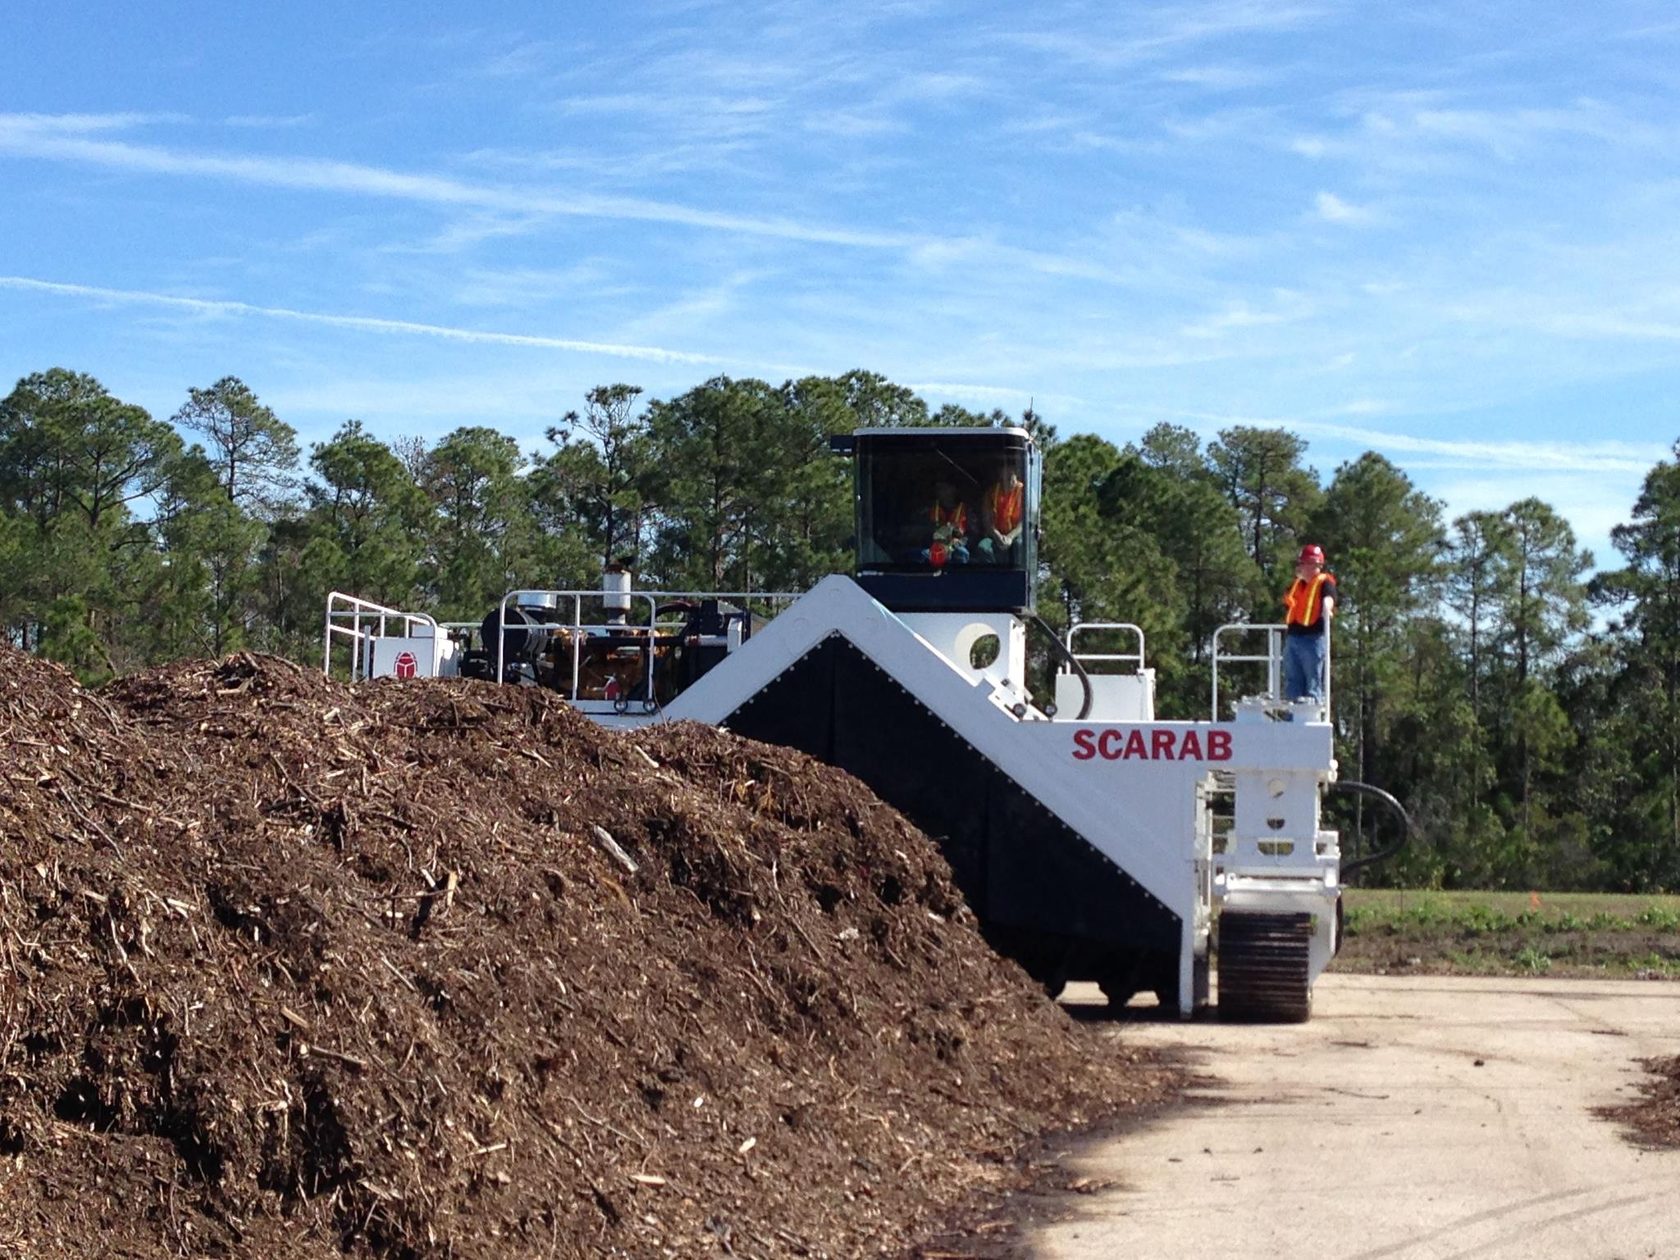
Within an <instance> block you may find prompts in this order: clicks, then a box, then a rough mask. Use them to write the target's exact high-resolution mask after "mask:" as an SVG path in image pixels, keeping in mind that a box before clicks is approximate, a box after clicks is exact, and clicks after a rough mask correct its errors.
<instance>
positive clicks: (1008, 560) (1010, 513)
mask: <svg viewBox="0 0 1680 1260" xmlns="http://www.w3.org/2000/svg"><path fill="white" fill-rule="evenodd" d="M1025 506H1026V487H1025V486H1023V485H1022V484H1021V470H1020V469H1019V468H1017V467H1016V466H1015V461H1014V460H1010V461H1008V462H1007V463H1005V464H1004V466H1003V468H1002V469H1001V471H1000V472H999V474H998V479H997V480H996V481H995V482H993V483H992V485H991V487H990V488H989V489H988V490H987V491H986V493H985V496H984V497H983V498H982V499H981V500H980V542H979V545H978V547H977V548H976V550H978V551H979V553H980V559H981V560H982V561H984V562H985V563H987V564H1012V565H1016V566H1017V567H1018V566H1019V565H1020V563H1021V526H1022V524H1023V523H1024V520H1025V516H1024V508H1025Z"/></svg>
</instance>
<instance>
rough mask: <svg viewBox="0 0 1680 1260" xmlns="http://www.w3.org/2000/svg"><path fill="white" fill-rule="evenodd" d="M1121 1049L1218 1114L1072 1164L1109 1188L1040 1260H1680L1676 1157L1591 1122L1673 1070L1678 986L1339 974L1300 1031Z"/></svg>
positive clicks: (1190, 1112)
mask: <svg viewBox="0 0 1680 1260" xmlns="http://www.w3.org/2000/svg"><path fill="white" fill-rule="evenodd" d="M1079 996H1080V995H1079V994H1078V993H1077V992H1076V993H1074V994H1070V997H1071V998H1072V999H1073V1000H1074V1001H1077V1000H1078V999H1079ZM1118 1035H1121V1036H1124V1037H1126V1038H1128V1039H1135V1040H1137V1041H1140V1042H1145V1043H1148V1044H1151V1045H1157V1046H1165V1047H1178V1048H1182V1049H1183V1050H1184V1051H1185V1053H1186V1056H1187V1058H1188V1061H1189V1063H1190V1064H1191V1065H1192V1066H1193V1067H1195V1068H1197V1069H1200V1070H1201V1071H1203V1072H1205V1073H1207V1074H1209V1075H1210V1076H1212V1077H1214V1078H1216V1079H1215V1080H1214V1082H1213V1083H1211V1084H1210V1085H1209V1086H1208V1087H1207V1088H1205V1089H1201V1090H1198V1091H1197V1093H1198V1096H1199V1097H1203V1098H1206V1099H1209V1100H1212V1101H1213V1102H1214V1103H1216V1104H1218V1105H1211V1106H1192V1107H1190V1108H1189V1109H1187V1110H1185V1111H1180V1112H1177V1113H1176V1114H1174V1115H1173V1116H1172V1117H1171V1118H1170V1119H1168V1120H1166V1121H1164V1122H1162V1123H1160V1124H1158V1125H1154V1126H1151V1127H1148V1128H1146V1129H1144V1130H1142V1131H1140V1132H1133V1133H1129V1134H1126V1135H1125V1136H1123V1137H1120V1138H1117V1139H1115V1140H1113V1141H1109V1142H1105V1143H1103V1144H1101V1145H1099V1146H1096V1147H1093V1148H1090V1149H1088V1150H1086V1151H1084V1152H1082V1153H1081V1154H1080V1155H1079V1156H1077V1157H1075V1158H1074V1159H1072V1160H1071V1161H1070V1162H1069V1166H1070V1167H1071V1169H1072V1170H1073V1175H1075V1176H1081V1175H1082V1176H1086V1177H1090V1178H1093V1179H1096V1180H1098V1181H1104V1180H1107V1181H1112V1182H1113V1183H1114V1184H1113V1185H1112V1186H1111V1187H1110V1188H1108V1189H1105V1190H1102V1191H1099V1192H1098V1193H1096V1194H1093V1195H1089V1196H1085V1197H1079V1198H1074V1197H1073V1196H1068V1198H1070V1199H1072V1200H1073V1202H1072V1205H1071V1207H1070V1209H1069V1210H1070V1212H1071V1213H1072V1215H1071V1217H1068V1218H1066V1219H1063V1220H1062V1221H1061V1222H1059V1223H1057V1224H1053V1225H1048V1226H1044V1227H1041V1228H1037V1229H1035V1230H1033V1231H1031V1232H1030V1233H1028V1235H1027V1236H1026V1237H1025V1238H1024V1239H1023V1240H1022V1241H1023V1242H1025V1243H1026V1244H1027V1250H1028V1253H1029V1254H1030V1255H1032V1256H1033V1257H1035V1260H1037V1258H1041V1260H1085V1258H1087V1257H1090V1258H1092V1260H1095V1258H1097V1257H1101V1258H1102V1260H1109V1258H1111V1257H1114V1256H1138V1257H1148V1258H1150V1260H1177V1258H1179V1257H1186V1258H1188V1257H1195V1260H1285V1258H1287V1260H1295V1258H1297V1257H1304V1256H1325V1257H1333V1258H1334V1260H1449V1258H1450V1260H1471V1258H1472V1257H1473V1258H1474V1260H1503V1258H1504V1257H1513V1258H1515V1257H1521V1258H1522V1260H1531V1258H1533V1257H1552V1258H1556V1260H1612V1258H1613V1260H1646V1258H1649V1257H1661V1258H1662V1260H1675V1258H1677V1257H1680V1151H1676V1152H1650V1151H1641V1150H1637V1149H1635V1148H1634V1147H1632V1146H1630V1145H1628V1144H1627V1143H1625V1142H1624V1141H1623V1140H1622V1138H1621V1136H1620V1134H1619V1132H1618V1131H1617V1129H1616V1128H1615V1127H1614V1126H1613V1125H1612V1124H1610V1123H1608V1122H1606V1121H1604V1120H1600V1119H1598V1118H1597V1117H1596V1116H1594V1115H1593V1114H1592V1109H1593V1108H1594V1107H1595V1106H1600V1105H1604V1104H1607V1103H1614V1102H1615V1101H1617V1100H1618V1099H1620V1098H1625V1097H1629V1096H1631V1093H1632V1085H1633V1083H1634V1082H1635V1081H1637V1080H1639V1079H1640V1077H1641V1075H1642V1074H1641V1072H1640V1070H1639V1069H1638V1067H1637V1066H1636V1065H1635V1062H1634V1061H1635V1060H1636V1059H1639V1058H1643V1057H1649V1056H1655V1055H1671V1054H1676V1053H1680V985H1674V984H1664V983H1643V982H1638V981H1596V980H1477V979H1463V978H1453V979H1444V978H1440V977H1407V978H1398V977H1377V976H1340V975H1331V976H1326V977H1324V978H1323V979H1322V980H1320V982H1319V983H1318V985H1317V986H1316V987H1315V993H1314V1013H1313V1018H1312V1021H1311V1022H1310V1023H1308V1024H1305V1025H1296V1026H1293V1027H1245V1026H1241V1025H1224V1024H1219V1023H1216V1022H1213V1023H1199V1022H1198V1023H1192V1024H1182V1023H1165V1022H1163V1023H1136V1024H1128V1025H1126V1026H1124V1027H1123V1028H1121V1029H1120V1030H1119V1032H1118Z"/></svg>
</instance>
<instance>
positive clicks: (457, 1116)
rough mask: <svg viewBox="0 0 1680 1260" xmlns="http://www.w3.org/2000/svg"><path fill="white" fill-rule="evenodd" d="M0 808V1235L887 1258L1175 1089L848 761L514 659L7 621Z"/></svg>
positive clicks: (5, 1241) (421, 1249)
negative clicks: (518, 670) (524, 674)
mask: <svg viewBox="0 0 1680 1260" xmlns="http://www.w3.org/2000/svg"><path fill="white" fill-rule="evenodd" d="M953 790H961V789H960V785H953ZM0 836H3V840H4V843H3V846H0V986H3V989H0V992H3V997H0V1252H5V1251H6V1250H7V1249H8V1248H16V1249H17V1250H19V1251H21V1252H22V1253H23V1254H26V1255H30V1256H42V1257H47V1256H69V1255H75V1256H82V1255H86V1254H88V1253H89V1251H90V1248H91V1249H92V1250H95V1251H97V1253H98V1254H101V1255H112V1256H119V1255H120V1256H135V1257H151V1256H165V1255H171V1256H173V1255H182V1254H191V1255H238V1256H259V1255H260V1256H323V1255H334V1254H339V1253H340V1252H349V1253H351V1254H356V1255H371V1256H391V1257H428V1256H443V1255H449V1256H516V1255H517V1256H526V1255H538V1254H540V1255H551V1256H560V1257H569V1256H579V1257H581V1256H637V1257H640V1256H649V1257H651V1256H671V1255H738V1256H770V1255H816V1256H833V1257H851V1256H861V1255H868V1254H882V1253H885V1254H901V1253H904V1252H905V1251H907V1250H909V1249H911V1248H913V1247H914V1246H916V1245H917V1242H918V1240H925V1239H926V1238H927V1237H928V1236H929V1231H930V1230H932V1229H933V1228H934V1225H935V1223H936V1222H937V1221H939V1220H940V1219H941V1218H942V1217H943V1216H944V1215H945V1214H947V1213H949V1212H951V1211H953V1210H956V1209H958V1208H959V1207H962V1208H963V1209H964V1210H966V1211H972V1210H973V1209H974V1208H975V1207H976V1205H977V1204H978V1205H981V1206H984V1203H985V1201H986V1199H987V1197H988V1196H995V1195H996V1194H997V1193H998V1192H1000V1191H1001V1190H1003V1189H1005V1188H1007V1187H1008V1186H1009V1185H1011V1184H1013V1183H1014V1181H1015V1180H1016V1179H1017V1178H1018V1177H1019V1176H1020V1175H1021V1174H1020V1161H1021V1159H1022V1158H1023V1157H1024V1155H1025V1154H1026V1153H1027V1152H1029V1151H1030V1150H1031V1149H1032V1143H1033V1139H1034V1137H1035V1136H1036V1135H1039V1134H1042V1133H1044V1132H1046V1131H1049V1130H1053V1129H1069V1128H1078V1127H1080V1126H1082V1125H1086V1124H1089V1123H1090V1122H1092V1121H1094V1120H1096V1119H1098V1118H1099V1117H1101V1116H1104V1115H1107V1114H1111V1113H1113V1112H1115V1111H1117V1110H1120V1109H1123V1108H1125V1107H1127V1106H1128V1105H1131V1104H1136V1103H1142V1102H1149V1101H1153V1100H1155V1099H1156V1098H1158V1097H1159V1096H1160V1095H1161V1094H1162V1093H1163V1092H1164V1091H1165V1090H1166V1089H1167V1088H1168V1087H1169V1085H1170V1080H1171V1078H1170V1077H1169V1075H1168V1074H1167V1073H1166V1072H1165V1071H1163V1070H1161V1069H1159V1068H1157V1067H1155V1066H1153V1065H1151V1064H1150V1063H1149V1062H1148V1061H1146V1060H1145V1059H1143V1057H1142V1055H1141V1052H1133V1051H1128V1050H1126V1049H1124V1048H1123V1047H1120V1046H1117V1045H1116V1044H1115V1043H1114V1042H1113V1041H1112V1040H1111V1039H1103V1040H1098V1039H1096V1038H1094V1037H1092V1036H1091V1034H1090V1033H1089V1031H1088V1030H1081V1029H1080V1028H1078V1027H1076V1026H1075V1025H1073V1024H1072V1023H1070V1021H1069V1020H1068V1019H1067V1018H1066V1016H1065V1015H1064V1014H1062V1012H1061V1011H1060V1010H1058V1009H1057V1008H1056V1007H1054V1006H1053V1005H1051V1004H1049V1003H1047V1002H1045V1001H1044V999H1043V996H1042V994H1041V993H1040V992H1039V991H1038V990H1037V988H1036V987H1035V986H1034V985H1033V984H1032V982H1031V981H1030V980H1028V979H1027V977H1026V976H1025V975H1024V973H1022V972H1021V971H1020V970H1019V969H1018V968H1016V967H1015V966H1014V965H1013V964H1011V963H1008V962H1006V961H1003V960H1001V959H999V958H998V957H996V956H995V955H993V954H992V953H991V952H990V950H988V948H987V947H986V946H985V944H984V942H983V941H982V940H981V938H980V936H979V934H978V932H977V931H976V929H975V928H974V926H973V922H972V917H971V915H970V914H969V912H968V911H967V909H966V908H965V907H964V906H963V904H962V903H961V900H960V897H959V895H958V894H957V892H956V891H955V889H954V888H953V887H952V885H951V883H950V882H949V872H948V870H947V868H946V867H945V865H944V863H943V861H942V859H941V858H940V857H939V854H938V851H937V849H936V848H935V847H934V846H933V845H932V843H931V842H930V841H929V840H928V839H927V838H926V837H925V836H923V835H922V834H921V833H919V832H917V831H916V830H915V829H913V828H912V827H911V826H909V824H907V823H906V822H905V821H904V819H903V818H902V817H901V816H900V815H898V814H897V813H896V812H894V811H892V810H891V809H889V808H887V807H886V806H884V805H883V804H881V803H880V802H879V801H878V800H877V799H876V798H875V797H874V796H873V795H872V794H871V793H870V792H869V791H868V790H867V789H866V788H864V787H863V786H862V785H861V784H859V783H858V782H857V781H855V780H853V779H851V778H849V777H848V776H846V775H845V774H843V773H840V772H838V771H835V770H832V769H830V768H828V767H826V766H823V765H821V764H820V763H817V762H814V761H812V760H810V759H808V758H806V757H804V756H802V755H800V754H797V753H794V752H790V751H788V750H784V749H777V748H771V747H767V746H764V745H760V744H755V743H752V742H749V741H746V740H742V739H739V738H736V737H734V736H731V735H729V734H727V733H725V732H721V731H717V730H713V729H710V728H703V727H696V726H692V725H669V726H663V727H659V728H657V729H653V730H649V731H644V732H641V733H639V734H637V735H634V736H630V735H623V734H616V733H612V732H607V731H603V730H601V729H599V728H597V727H596V726H594V725H593V724H591V723H590V722H589V721H588V720H586V719H584V718H582V717H580V716H579V715H577V714H576V713H574V712H573V711H572V710H570V709H569V708H567V707H566V706H565V705H564V704H563V703H561V702H559V701H558V700H555V699H553V698H552V697H550V696H548V695H546V694H544V693H541V692H538V691H534V690H526V689H516V688H499V687H494V686H490V685H485V684H474V683H465V682H451V683H425V684H415V683H395V682H383V683H375V684H366V685H362V686H360V687H357V688H354V689H352V688H348V687H345V686H341V685H338V684H335V683H331V682H329V681H328V680H326V679H324V678H322V677H320V676H319V675H316V674H313V673H311V672H308V671H305V670H302V669H300V668H298V667H297V666H294V665H291V664H289V663H287V662H284V661H280V660H277V659H272V658H265V657H256V656H248V655H241V656H236V657H232V658H229V659H228V660H225V661H222V662H219V663H218V662H208V663H206V662H195V663H187V664H181V665H177V666H171V667H168V668H165V669H162V670H159V671H155V672H152V673H149V674H145V675H140V676H137V677H135V678H132V679H128V680H125V681H121V682H118V683H115V684H112V685H111V686H109V687H107V688H104V689H102V690H101V691H98V692H89V691H85V690H83V689H81V688H79V687H78V686H77V685H76V684H75V682H74V681H73V680H72V679H71V678H70V677H69V676H68V675H67V674H65V673H63V672H62V671H60V670H58V669H56V668H55V667H53V666H50V665H47V664H45V663H43V662H40V661H38V660H35V659H34V658H31V657H27V656H24V655H22V654H19V653H16V652H13V651H11V650H9V649H3V650H0Z"/></svg>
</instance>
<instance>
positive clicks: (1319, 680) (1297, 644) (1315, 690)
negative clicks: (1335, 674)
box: [1282, 634, 1324, 703]
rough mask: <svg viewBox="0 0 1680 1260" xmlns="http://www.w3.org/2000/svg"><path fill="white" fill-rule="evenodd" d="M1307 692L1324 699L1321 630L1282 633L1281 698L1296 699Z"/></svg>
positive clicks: (1313, 696) (1322, 640)
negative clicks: (1303, 632) (1319, 632)
mask: <svg viewBox="0 0 1680 1260" xmlns="http://www.w3.org/2000/svg"><path fill="white" fill-rule="evenodd" d="M1302 696H1311V697H1312V698H1313V699H1314V700H1317V701H1319V702H1320V703H1322V702H1323V700H1324V636H1323V635H1322V634H1286V635H1284V636H1283V697H1282V698H1283V699H1285V700H1299V699H1300V698H1301V697H1302Z"/></svg>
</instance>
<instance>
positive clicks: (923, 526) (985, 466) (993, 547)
mask: <svg viewBox="0 0 1680 1260" xmlns="http://www.w3.org/2000/svg"><path fill="white" fill-rule="evenodd" d="M836 445H837V447H838V448H839V449H841V450H850V452H851V454H852V455H853V457H854V459H855V461H856V469H857V483H856V502H857V583H858V585H859V586H861V587H863V589H864V590H866V591H868V592H869V594H870V595H871V596H873V597H874V598H875V599H876V600H878V601H880V603H882V604H883V605H885V606H886V607H887V608H889V609H891V610H892V611H893V612H967V611H975V612H981V611H988V612H1013V613H1025V612H1031V611H1032V608H1033V581H1032V578H1033V574H1034V573H1035V572H1036V571H1037V568H1038V500H1039V485H1040V481H1041V459H1040V455H1039V452H1038V448H1037V447H1036V446H1035V445H1034V444H1033V439H1032V435H1031V434H1030V433H1028V432H1027V431H1026V430H1025V429H1019V428H1007V429H992V428H985V429H980V428H962V429H956V428H951V429H944V428H932V429H929V428H918V429H860V430H859V431H858V432H856V433H854V434H852V435H851V437H850V438H843V439H840V441H839V442H838V443H837V444H836Z"/></svg>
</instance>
